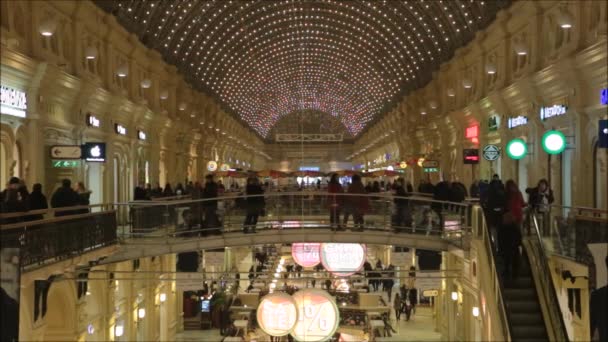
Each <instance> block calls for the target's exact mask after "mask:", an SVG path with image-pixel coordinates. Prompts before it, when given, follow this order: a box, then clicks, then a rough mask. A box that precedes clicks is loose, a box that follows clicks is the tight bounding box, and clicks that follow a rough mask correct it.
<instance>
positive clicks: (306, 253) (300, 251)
mask: <svg viewBox="0 0 608 342" xmlns="http://www.w3.org/2000/svg"><path fill="white" fill-rule="evenodd" d="M320 254H321V244H320V243H293V244H291V256H292V257H293V260H294V261H295V262H296V263H297V264H298V265H300V266H302V267H313V266H316V265H318V264H319V263H320V262H321V256H320Z"/></svg>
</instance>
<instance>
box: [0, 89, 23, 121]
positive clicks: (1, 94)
mask: <svg viewBox="0 0 608 342" xmlns="http://www.w3.org/2000/svg"><path fill="white" fill-rule="evenodd" d="M26 110H27V98H26V96H25V93H24V92H22V91H19V90H17V89H13V88H9V87H6V86H0V113H1V114H6V115H11V116H16V117H19V118H24V117H25V115H26V113H25V111H26Z"/></svg>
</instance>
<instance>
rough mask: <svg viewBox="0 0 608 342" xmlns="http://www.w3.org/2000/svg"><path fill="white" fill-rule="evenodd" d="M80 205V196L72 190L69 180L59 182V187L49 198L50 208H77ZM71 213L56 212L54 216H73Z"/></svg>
mask: <svg viewBox="0 0 608 342" xmlns="http://www.w3.org/2000/svg"><path fill="white" fill-rule="evenodd" d="M79 203H80V196H78V193H76V191H74V189H72V182H71V181H70V180H69V179H67V178H66V179H64V180H62V181H61V187H60V188H59V189H57V190H56V191H55V193H54V194H53V197H51V207H53V208H64V207H73V206H77V205H78V204H79ZM73 214H74V212H73V211H61V212H56V213H55V216H66V215H73Z"/></svg>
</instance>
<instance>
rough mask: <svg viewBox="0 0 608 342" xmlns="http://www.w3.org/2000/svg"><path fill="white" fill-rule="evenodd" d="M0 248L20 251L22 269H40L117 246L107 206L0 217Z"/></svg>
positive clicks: (112, 215) (113, 214) (112, 216)
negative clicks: (46, 265)
mask: <svg viewBox="0 0 608 342" xmlns="http://www.w3.org/2000/svg"><path fill="white" fill-rule="evenodd" d="M0 222H2V224H1V227H0V232H1V240H0V243H1V244H2V248H11V247H12V248H20V250H21V251H20V253H21V266H22V267H23V268H27V267H30V266H37V265H43V264H46V263H48V262H53V261H60V260H63V259H67V258H71V257H74V256H77V255H81V254H83V253H86V252H90V251H93V250H96V249H99V248H102V247H106V246H110V245H113V244H115V243H116V242H117V234H116V227H117V224H116V211H115V210H114V209H113V208H112V206H109V205H92V206H75V207H65V208H54V209H44V210H34V211H28V212H26V213H9V214H2V215H0Z"/></svg>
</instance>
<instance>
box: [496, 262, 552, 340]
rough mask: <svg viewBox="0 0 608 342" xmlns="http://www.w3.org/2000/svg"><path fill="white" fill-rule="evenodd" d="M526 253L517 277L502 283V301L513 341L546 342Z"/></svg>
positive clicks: (543, 323) (546, 338) (546, 337)
mask: <svg viewBox="0 0 608 342" xmlns="http://www.w3.org/2000/svg"><path fill="white" fill-rule="evenodd" d="M538 298H539V296H538V293H537V291H536V285H535V284H534V279H533V278H532V272H531V270H530V263H529V259H528V256H527V253H523V255H522V258H521V260H520V269H519V274H518V277H517V278H516V279H515V280H513V281H508V282H503V299H504V303H505V306H506V308H505V309H506V311H507V316H508V317H509V321H510V322H509V323H510V326H511V338H512V340H513V341H526V342H527V341H548V340H549V338H548V336H547V330H546V328H545V322H544V319H543V313H542V310H541V307H540V303H539V300H538Z"/></svg>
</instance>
